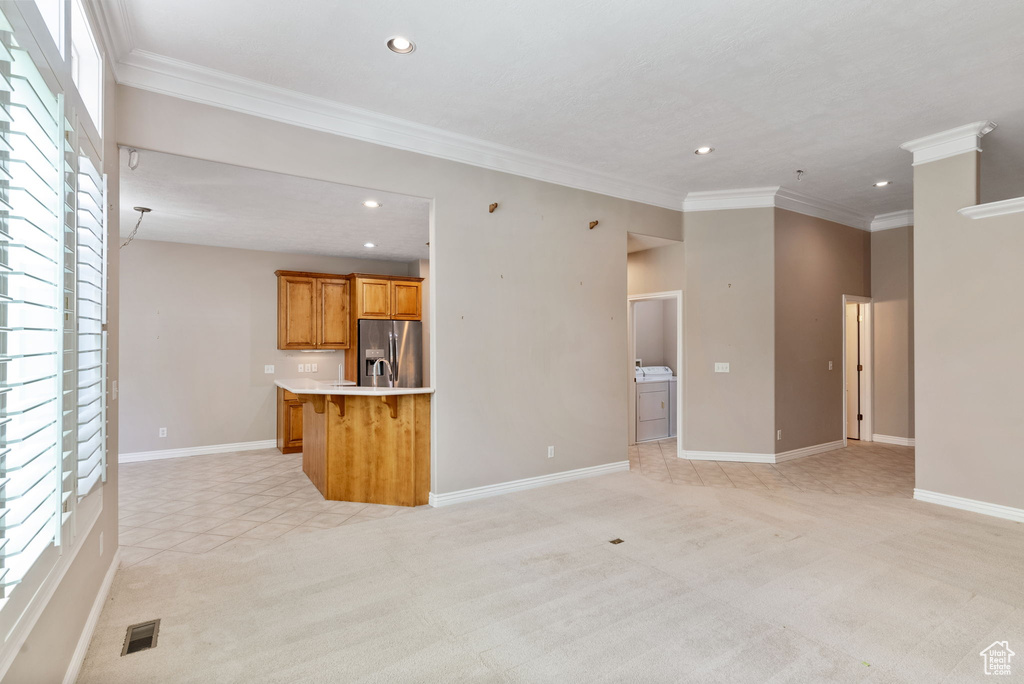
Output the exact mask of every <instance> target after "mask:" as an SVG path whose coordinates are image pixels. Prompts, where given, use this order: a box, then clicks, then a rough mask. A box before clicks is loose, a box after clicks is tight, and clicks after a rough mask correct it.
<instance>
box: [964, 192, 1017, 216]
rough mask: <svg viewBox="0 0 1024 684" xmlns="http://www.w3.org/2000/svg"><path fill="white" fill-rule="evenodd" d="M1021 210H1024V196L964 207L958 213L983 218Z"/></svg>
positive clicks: (1015, 212)
mask: <svg viewBox="0 0 1024 684" xmlns="http://www.w3.org/2000/svg"><path fill="white" fill-rule="evenodd" d="M1020 212H1024V197H1014V198H1013V199H1006V200H1000V201H998V202H987V203H985V204H976V205H974V206H972V207H964V208H963V209H958V210H957V213H958V214H960V215H961V216H966V217H967V218H969V219H983V218H990V217H992V216H1004V215H1006V214H1019V213H1020Z"/></svg>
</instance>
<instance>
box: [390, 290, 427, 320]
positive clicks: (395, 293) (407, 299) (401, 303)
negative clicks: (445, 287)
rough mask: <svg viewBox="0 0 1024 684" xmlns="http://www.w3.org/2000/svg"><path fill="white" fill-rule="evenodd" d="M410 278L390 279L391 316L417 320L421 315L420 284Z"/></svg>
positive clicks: (399, 318) (398, 318)
mask: <svg viewBox="0 0 1024 684" xmlns="http://www.w3.org/2000/svg"><path fill="white" fill-rule="evenodd" d="M421 285H422V283H419V282H415V281H411V280H392V281H391V317H392V318H395V319H397V320H400V321H418V320H420V318H422V317H423V309H422V304H421V298H420V297H421V295H420V286H421Z"/></svg>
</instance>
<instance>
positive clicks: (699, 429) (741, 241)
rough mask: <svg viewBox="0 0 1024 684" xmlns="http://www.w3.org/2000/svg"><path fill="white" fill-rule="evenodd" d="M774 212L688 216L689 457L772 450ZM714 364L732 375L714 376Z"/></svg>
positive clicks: (686, 427) (685, 333)
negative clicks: (693, 453)
mask: <svg viewBox="0 0 1024 684" xmlns="http://www.w3.org/2000/svg"><path fill="white" fill-rule="evenodd" d="M773 211H774V210H772V209H737V210H725V211H704V212H694V213H688V214H686V218H685V233H686V288H685V290H686V293H685V305H684V309H683V315H684V325H683V337H684V349H685V364H684V365H685V378H684V383H685V398H684V402H685V403H684V406H685V407H686V408H685V410H686V414H685V415H684V417H683V438H684V446H685V448H686V450H687V451H722V452H732V453H736V452H743V453H759V454H768V453H772V452H773V451H774V449H775V441H774V411H773V404H774V392H775V351H774V348H775V339H774V326H775V313H774V311H775V298H774V296H773V291H774V287H773V284H774V272H775V261H774V257H773V254H774V249H775V245H774V231H773V224H774V214H773ZM716 362H728V363H729V364H730V372H729V373H715V372H714V364H715V363H716Z"/></svg>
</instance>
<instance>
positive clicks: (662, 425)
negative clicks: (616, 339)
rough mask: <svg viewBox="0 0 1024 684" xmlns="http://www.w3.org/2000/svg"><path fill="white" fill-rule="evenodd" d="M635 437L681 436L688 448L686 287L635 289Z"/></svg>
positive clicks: (631, 418)
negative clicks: (650, 290) (685, 434)
mask: <svg viewBox="0 0 1024 684" xmlns="http://www.w3.org/2000/svg"><path fill="white" fill-rule="evenodd" d="M628 304H629V315H628V325H629V361H630V371H629V385H630V388H629V406H630V411H629V423H630V425H629V443H630V444H631V445H632V444H637V443H641V442H650V441H659V440H660V441H663V440H675V451H676V454H677V455H679V454H680V453H682V438H681V435H682V423H683V387H682V371H683V293H682V292H681V291H672V292H654V293H650V294H639V295H631V296H630V297H629V298H628Z"/></svg>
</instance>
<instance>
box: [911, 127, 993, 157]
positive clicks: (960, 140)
mask: <svg viewBox="0 0 1024 684" xmlns="http://www.w3.org/2000/svg"><path fill="white" fill-rule="evenodd" d="M995 127H996V125H995V124H994V123H993V122H991V121H975V122H974V123H970V124H966V125H964V126H957V127H956V128H951V129H949V130H948V131H942V132H941V133H933V134H931V135H926V136H924V137H923V138H917V139H916V140H911V141H910V142H905V143H903V144H902V145H900V149H903V150H906V151H907V152H911V153H913V155H914V166H918V165H919V164H927V163H929V162H933V161H938V160H940V159H945V158H947V157H953V156H956V155H958V154H964V153H965V152H981V138H982V136H984V135H985V134H986V133H990V132H991V131H992V130H993V129H994V128H995Z"/></svg>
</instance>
